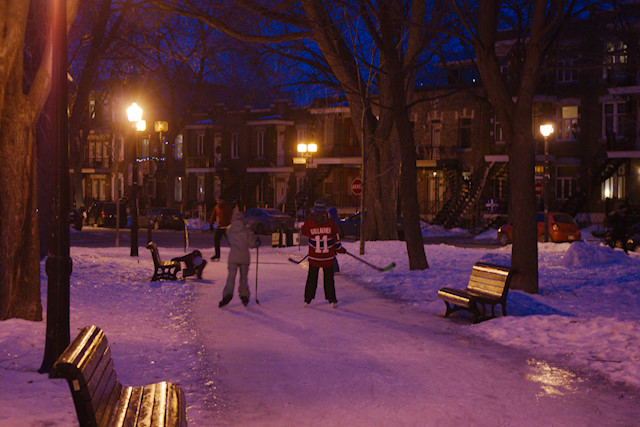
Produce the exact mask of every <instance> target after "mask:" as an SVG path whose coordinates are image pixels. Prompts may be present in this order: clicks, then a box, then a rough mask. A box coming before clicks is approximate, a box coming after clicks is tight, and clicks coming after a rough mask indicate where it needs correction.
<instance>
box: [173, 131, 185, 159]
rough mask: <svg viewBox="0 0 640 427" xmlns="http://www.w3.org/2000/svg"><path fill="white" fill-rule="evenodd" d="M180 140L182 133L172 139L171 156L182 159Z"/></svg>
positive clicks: (181, 139)
mask: <svg viewBox="0 0 640 427" xmlns="http://www.w3.org/2000/svg"><path fill="white" fill-rule="evenodd" d="M182 141H183V137H182V134H179V135H178V136H176V139H175V140H174V145H173V157H174V158H175V159H176V160H182V156H183V153H182Z"/></svg>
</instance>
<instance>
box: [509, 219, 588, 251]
mask: <svg viewBox="0 0 640 427" xmlns="http://www.w3.org/2000/svg"><path fill="white" fill-rule="evenodd" d="M536 221H537V222H538V227H537V228H538V241H539V242H542V241H544V212H538V213H537V214H536ZM549 239H550V241H551V242H555V243H558V242H575V241H578V240H581V239H582V234H581V233H580V227H579V226H578V223H577V222H576V221H575V220H574V219H573V217H572V216H571V215H569V214H567V213H562V212H549ZM498 241H499V242H500V244H501V245H508V244H509V243H512V242H513V226H512V225H511V223H506V224H505V225H503V226H502V227H500V228H499V229H498Z"/></svg>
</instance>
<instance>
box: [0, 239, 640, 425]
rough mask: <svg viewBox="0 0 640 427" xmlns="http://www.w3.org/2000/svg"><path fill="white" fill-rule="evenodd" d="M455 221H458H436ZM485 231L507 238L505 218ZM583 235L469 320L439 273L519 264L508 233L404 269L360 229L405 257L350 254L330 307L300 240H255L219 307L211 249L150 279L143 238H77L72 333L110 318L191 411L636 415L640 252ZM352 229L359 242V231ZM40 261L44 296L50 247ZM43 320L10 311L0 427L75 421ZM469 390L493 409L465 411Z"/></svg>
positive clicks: (431, 250)
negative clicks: (198, 261)
mask: <svg viewBox="0 0 640 427" xmlns="http://www.w3.org/2000/svg"><path fill="white" fill-rule="evenodd" d="M438 233H439V234H438ZM447 233H460V234H463V233H464V231H463V230H455V231H453V232H451V231H446V230H442V229H435V228H433V227H429V228H426V229H425V230H424V234H425V236H434V235H446V234H447ZM480 238H484V239H495V230H493V231H491V232H489V233H487V234H486V235H484V236H481V237H480ZM583 238H584V241H582V242H576V243H573V244H551V243H549V244H540V245H539V277H540V278H539V288H540V293H539V294H538V295H529V294H526V293H523V292H520V291H513V290H512V291H511V292H510V293H509V296H508V304H507V309H508V312H509V316H507V317H498V318H495V319H492V320H488V321H485V322H482V323H480V324H475V325H474V324H471V323H470V322H469V321H468V317H467V316H465V315H464V314H462V315H459V314H458V313H456V314H454V315H453V316H452V317H451V318H448V319H443V318H442V313H443V312H444V303H443V302H442V301H441V300H439V299H438V298H437V297H436V293H437V290H438V289H439V288H440V287H443V286H453V287H460V288H462V287H464V286H465V284H466V281H467V280H468V278H469V273H470V270H471V267H472V265H473V264H474V263H475V262H477V261H488V262H493V263H498V264H509V263H510V254H511V246H506V247H502V248H495V249H486V248H480V247H469V248H460V247H454V246H451V245H446V244H439V245H435V244H434V245H431V244H429V245H425V251H426V254H427V259H428V262H429V266H430V268H429V269H428V270H425V271H410V270H409V268H408V261H407V257H406V249H405V244H404V242H366V245H365V248H366V254H365V255H363V256H362V257H363V258H365V259H366V260H367V261H369V262H371V263H373V264H376V265H380V266H385V265H387V264H389V263H390V262H391V261H394V262H395V263H396V264H397V266H396V268H395V269H393V270H391V271H389V272H385V273H379V272H378V271H376V270H374V269H372V268H369V267H368V266H366V265H365V264H363V263H360V262H359V261H357V260H356V259H353V258H351V257H348V256H344V255H343V256H340V267H341V272H340V274H338V275H336V288H337V293H338V299H339V306H338V308H337V309H335V310H334V309H331V308H330V307H329V306H328V304H327V303H326V301H324V298H323V291H322V283H321V282H322V279H320V283H319V287H318V294H317V298H316V300H315V301H314V302H313V304H312V306H311V307H308V308H304V307H302V292H303V287H304V280H305V276H306V263H302V264H299V265H296V264H293V263H289V262H287V261H286V260H287V257H288V256H292V257H294V258H302V257H303V256H304V254H305V251H304V248H301V249H299V248H297V247H290V248H271V247H265V246H263V247H261V248H260V251H259V263H258V280H257V281H256V277H255V273H256V266H255V252H254V253H253V254H252V256H253V257H254V258H253V260H254V264H252V265H251V269H250V275H249V284H250V288H251V291H252V301H251V304H250V305H249V307H247V308H245V307H243V306H242V305H241V304H240V302H239V300H238V299H237V297H236V298H234V300H232V302H231V303H230V304H229V306H228V307H226V308H225V309H222V310H221V309H218V308H217V302H218V300H219V298H220V294H221V292H222V286H224V280H225V278H226V263H224V262H221V263H213V264H211V265H209V266H207V268H206V269H205V271H204V277H203V279H202V280H193V279H192V278H189V279H187V280H186V281H178V282H170V281H169V282H150V281H149V278H150V276H151V273H152V267H151V266H152V261H151V257H150V254H149V252H148V251H147V250H144V249H141V250H140V257H139V258H131V257H129V254H128V252H129V250H128V248H122V247H121V248H102V249H95V248H91V249H90V248H83V247H75V246H74V247H72V249H71V256H72V258H73V274H72V276H71V335H72V337H74V336H75V335H76V334H77V332H78V330H79V329H81V328H82V327H83V326H85V325H87V324H96V325H98V326H100V327H101V328H103V329H104V330H105V333H106V335H107V338H108V339H109V342H110V344H111V346H112V352H113V357H114V361H115V365H116V369H117V371H118V375H119V377H120V380H121V382H122V383H124V384H128V385H140V384H146V383H151V382H156V381H160V380H170V381H173V382H177V383H179V384H181V385H182V387H183V389H184V390H185V392H186V394H187V403H188V410H187V411H188V417H189V422H190V424H191V425H195V426H209V425H220V424H228V425H300V424H302V425H460V424H461V423H465V424H468V425H603V424H602V421H603V420H606V421H607V422H606V424H607V425H633V424H635V423H637V420H638V418H639V417H640V402H639V401H638V395H639V393H638V388H639V387H640V322H639V320H640V253H631V254H630V255H629V256H627V255H625V254H624V252H622V251H621V250H612V249H610V248H608V247H606V246H603V245H602V244H600V242H599V241H598V240H597V239H595V238H592V237H591V234H590V233H589V232H588V230H583ZM345 246H346V248H347V249H348V250H349V251H350V252H351V253H353V254H356V255H357V254H358V253H359V252H358V250H359V242H346V243H345ZM198 249H205V250H206V252H207V253H212V250H211V248H198ZM160 250H161V255H162V257H163V258H166V259H169V258H171V257H174V256H178V255H182V251H181V250H180V249H170V248H160ZM226 251H228V249H227V248H223V257H222V259H223V260H224V259H225V258H226V256H225V255H226ZM41 271H42V273H41V274H42V283H43V300H44V303H45V304H46V274H45V272H44V261H43V262H42V263H41ZM256 283H258V284H259V288H258V295H257V297H258V299H259V301H260V303H261V304H260V305H256V304H255V299H254V298H255V297H256V295H255V288H254V286H255V285H256ZM45 307H46V305H45ZM45 327H46V325H45V322H27V321H23V320H18V319H12V320H8V321H3V322H0V425H2V426H5V425H6V426H51V425H56V426H71V425H76V424H77V421H76V416H75V411H74V409H73V403H72V401H71V397H70V393H69V390H68V387H67V385H66V382H64V380H57V379H55V380H54V379H49V378H48V377H47V376H46V375H41V374H38V373H37V370H38V368H39V367H40V364H41V362H42V355H43V347H44V341H45V338H44V337H45ZM493 359H495V360H493ZM447 364H449V365H447ZM447 366H448V367H447ZM451 366H455V367H456V368H455V369H454V370H450V369H452V368H451ZM457 370H459V371H457ZM486 371H493V373H492V374H491V375H488V374H487V372H486ZM468 372H478V378H476V379H475V380H472V379H470V378H468V375H467V374H468ZM466 380H471V384H467V382H466ZM581 382H582V384H583V385H580V384H581ZM585 384H586V385H585ZM572 390H574V392H573V393H572ZM575 390H577V391H578V392H575ZM553 396H556V397H553ZM557 396H560V397H557ZM447 402H448V403H447ZM464 405H477V406H473V407H474V408H475V409H474V411H477V412H478V413H479V414H480V415H483V416H484V415H487V416H489V418H488V419H483V417H478V418H475V417H469V418H465V417H466V416H467V415H466V414H465V411H463V410H461V409H460V407H464ZM485 411H486V414H485V413H484V412H485ZM492 415H493V416H495V418H494V417H492ZM447 420H448V421H447Z"/></svg>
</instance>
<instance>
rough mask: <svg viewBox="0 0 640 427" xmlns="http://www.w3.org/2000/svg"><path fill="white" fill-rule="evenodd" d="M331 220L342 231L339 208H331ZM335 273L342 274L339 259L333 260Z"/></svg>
mask: <svg viewBox="0 0 640 427" xmlns="http://www.w3.org/2000/svg"><path fill="white" fill-rule="evenodd" d="M329 219H330V220H331V221H333V222H334V224H335V225H337V226H338V230H340V217H338V208H336V207H335V206H332V207H330V208H329ZM333 260H334V261H333V272H334V273H338V272H340V264H338V257H335V258H333Z"/></svg>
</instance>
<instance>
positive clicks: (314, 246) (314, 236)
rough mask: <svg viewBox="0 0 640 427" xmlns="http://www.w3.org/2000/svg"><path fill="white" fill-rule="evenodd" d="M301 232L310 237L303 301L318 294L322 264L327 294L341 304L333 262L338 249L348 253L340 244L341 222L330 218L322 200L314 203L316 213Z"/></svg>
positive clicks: (305, 301) (340, 251)
mask: <svg viewBox="0 0 640 427" xmlns="http://www.w3.org/2000/svg"><path fill="white" fill-rule="evenodd" d="M302 234H303V235H304V236H307V237H308V238H309V273H308V275H307V283H306V285H305V287H304V303H305V306H307V305H309V303H311V301H312V300H313V299H314V298H315V296H316V288H317V287H318V272H319V271H320V268H322V270H323V271H322V275H323V281H324V297H325V298H326V299H327V301H329V303H330V304H331V306H332V307H334V308H335V307H336V306H337V305H338V300H337V298H336V287H335V282H334V279H333V262H334V260H335V256H336V252H338V253H342V254H343V253H346V252H347V251H346V249H344V248H343V247H342V246H341V245H340V235H339V232H338V225H337V224H336V223H335V222H333V221H330V220H329V217H328V216H327V206H326V204H325V202H323V201H322V200H318V201H316V202H315V203H314V205H313V213H312V214H311V216H310V217H309V218H307V220H306V221H305V222H304V224H303V225H302Z"/></svg>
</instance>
